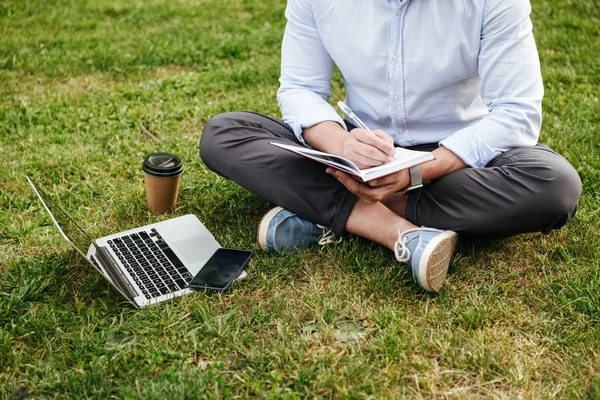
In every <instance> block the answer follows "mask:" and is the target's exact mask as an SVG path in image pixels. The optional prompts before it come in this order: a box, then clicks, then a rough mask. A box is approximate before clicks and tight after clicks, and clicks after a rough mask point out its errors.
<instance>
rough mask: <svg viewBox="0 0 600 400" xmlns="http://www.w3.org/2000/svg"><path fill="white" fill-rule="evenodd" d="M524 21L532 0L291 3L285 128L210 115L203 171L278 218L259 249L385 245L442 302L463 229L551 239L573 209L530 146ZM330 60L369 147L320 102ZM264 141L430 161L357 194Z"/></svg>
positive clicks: (552, 162)
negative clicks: (423, 155) (351, 241)
mask: <svg viewBox="0 0 600 400" xmlns="http://www.w3.org/2000/svg"><path fill="white" fill-rule="evenodd" d="M530 12H531V7H530V4H529V2H528V1H525V0H473V1H463V0H459V1H430V0H404V1H399V0H368V1H365V0H347V1H334V0H289V1H288V5H287V9H286V17H287V20H288V23H287V26H286V29H285V34H284V37H283V45H282V55H281V78H280V82H281V86H280V89H279V91H278V93H277V98H278V101H279V105H280V107H281V111H282V114H283V120H282V121H281V120H277V119H274V118H270V117H268V116H264V115H260V114H256V113H250V112H234V113H227V114H222V115H218V116H216V117H214V118H212V119H211V120H210V121H209V122H208V123H207V125H206V127H205V129H204V132H203V135H202V138H201V141H200V152H201V156H202V159H203V160H204V162H205V163H206V165H207V166H208V167H209V168H210V169H211V170H213V171H215V172H217V173H219V174H221V175H223V176H224V177H227V178H229V179H232V180H234V181H235V182H237V183H239V184H240V185H241V186H243V187H244V188H246V189H248V190H250V191H251V192H253V193H255V194H256V195H258V196H260V197H262V198H263V199H265V200H267V201H269V202H271V203H273V204H276V205H278V206H279V207H277V208H275V209H273V210H271V211H269V212H268V213H267V214H266V215H265V216H264V217H263V219H262V221H261V223H260V226H259V229H258V238H259V245H260V247H261V248H262V249H264V250H266V251H290V250H293V249H302V248H305V247H308V246H310V245H311V244H313V243H315V242H318V241H320V242H321V243H323V242H326V241H330V240H331V239H332V238H333V236H332V234H335V235H337V236H341V235H343V234H344V233H346V232H349V233H352V234H355V235H359V236H362V237H364V238H367V239H370V240H373V241H375V242H377V243H380V244H382V245H384V246H386V247H388V248H389V249H391V250H392V251H394V253H395V256H396V258H397V259H398V261H400V262H405V263H407V264H408V265H409V266H410V268H411V269H412V273H413V277H414V279H415V281H416V282H417V283H418V284H419V285H420V286H421V287H423V288H424V289H425V290H428V291H438V290H439V289H440V288H441V286H442V284H443V281H444V278H445V277H446V273H447V271H448V265H449V263H450V259H451V257H452V255H453V253H454V251H455V249H456V245H457V242H458V234H459V233H460V234H468V235H477V236H482V237H492V238H500V237H506V236H511V235H516V234H519V233H524V232H537V231H539V232H549V231H550V230H552V229H556V228H559V227H561V226H563V225H564V224H565V223H566V222H567V221H569V220H571V219H572V218H573V215H574V214H575V211H576V208H577V202H578V200H579V196H580V195H581V181H580V179H579V176H578V175H577V172H576V171H575V170H574V169H573V167H572V166H571V165H570V164H569V163H568V162H567V161H566V160H565V159H564V158H563V157H561V156H560V155H558V154H557V153H555V152H554V151H552V150H551V149H550V148H548V147H547V146H545V145H543V144H540V143H538V136H539V132H540V127H541V123H542V112H541V103H542V96H543V86H542V78H541V75H540V65H539V58H538V54H537V50H536V46H535V42H534V38H533V35H532V24H531V21H530V18H529V14H530ZM334 64H335V65H337V67H338V68H339V70H340V72H341V74H342V76H343V79H344V84H345V88H346V103H347V104H348V105H349V106H350V108H351V109H352V110H353V111H354V112H355V113H356V114H357V115H358V116H359V117H360V118H361V119H362V120H363V121H364V122H365V124H366V125H367V126H368V127H370V128H371V129H374V130H375V131H374V132H375V134H376V135H375V136H373V135H371V134H370V133H368V132H367V131H365V130H363V129H359V128H356V127H354V126H352V125H350V124H349V123H348V122H345V121H344V120H342V119H341V118H340V117H339V115H338V114H337V112H336V111H335V109H334V108H333V107H332V106H330V105H329V104H328V102H327V100H328V98H329V96H330V82H331V77H332V72H333V67H334ZM273 140H276V141H278V142H289V143H291V144H304V145H307V146H311V147H313V148H316V149H319V150H322V151H325V152H328V153H333V154H338V155H342V156H344V157H346V158H349V159H350V160H352V161H353V162H355V163H356V164H357V165H358V166H359V167H361V168H362V167H371V166H376V165H380V164H382V163H385V162H387V161H389V160H390V157H391V156H392V154H393V152H394V145H396V146H402V147H407V148H411V149H417V150H431V151H433V154H434V156H435V160H434V161H431V162H428V163H425V164H422V165H421V167H416V168H413V169H411V171H410V172H409V171H408V170H402V171H400V172H397V173H394V174H391V175H388V176H385V177H382V178H379V179H376V180H374V181H370V182H369V183H368V184H365V183H360V182H358V181H356V180H354V179H352V178H351V177H350V176H349V175H347V174H345V173H343V172H340V171H337V170H333V169H331V168H327V170H326V171H325V170H324V167H323V165H322V164H319V163H316V162H314V161H311V160H308V159H306V158H303V157H300V156H297V155H295V154H293V153H290V152H287V151H286V150H282V149H279V148H277V147H275V146H272V145H270V144H269V142H270V141H273ZM326 172H327V173H326ZM421 180H422V181H423V182H428V183H426V184H425V186H424V187H422V188H418V189H416V190H411V191H407V192H405V189H408V188H411V186H417V184H418V183H419V182H420V181H421ZM325 227H327V228H325Z"/></svg>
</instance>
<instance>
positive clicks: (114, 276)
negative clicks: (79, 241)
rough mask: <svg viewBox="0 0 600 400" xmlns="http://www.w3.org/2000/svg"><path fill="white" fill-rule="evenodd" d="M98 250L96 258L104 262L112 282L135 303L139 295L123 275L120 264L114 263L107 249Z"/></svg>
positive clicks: (98, 248)
mask: <svg viewBox="0 0 600 400" xmlns="http://www.w3.org/2000/svg"><path fill="white" fill-rule="evenodd" d="M96 250H98V251H97V252H96V256H97V257H98V258H99V259H100V261H101V262H102V265H103V266H104V270H105V271H106V273H107V274H108V276H109V277H110V280H111V281H113V283H114V284H115V285H116V286H117V287H118V288H119V289H121V291H122V292H123V294H124V295H126V296H127V297H129V299H130V300H131V301H132V302H133V301H134V298H135V297H137V296H138V293H137V292H136V290H135V289H134V288H133V286H131V284H130V283H129V281H128V280H127V277H125V275H123V273H122V272H121V270H120V268H119V266H118V264H117V263H116V262H115V261H114V259H113V258H112V256H111V255H110V253H109V252H108V250H106V248H104V247H101V246H96Z"/></svg>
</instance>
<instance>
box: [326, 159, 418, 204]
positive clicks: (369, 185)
mask: <svg viewBox="0 0 600 400" xmlns="http://www.w3.org/2000/svg"><path fill="white" fill-rule="evenodd" d="M326 172H327V173H328V174H331V175H333V176H334V177H336V179H337V180H338V181H340V183H341V184H342V185H344V186H346V188H347V189H348V190H349V191H351V192H352V193H354V194H355V195H357V196H358V197H359V198H361V199H362V200H364V201H366V202H367V203H372V204H373V203H377V202H379V201H381V200H383V199H385V198H386V197H388V196H389V195H390V194H392V193H396V192H398V191H400V190H402V189H404V188H406V187H407V186H408V185H409V184H410V176H409V174H408V170H407V169H403V170H401V171H398V172H394V173H393V174H389V175H386V176H382V177H381V178H377V179H373V180H371V181H369V182H366V183H364V182H360V181H357V180H356V179H354V178H353V177H352V176H351V175H350V174H347V173H345V172H342V171H340V170H338V169H335V168H327V170H326Z"/></svg>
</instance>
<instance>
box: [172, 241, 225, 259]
mask: <svg viewBox="0 0 600 400" xmlns="http://www.w3.org/2000/svg"><path fill="white" fill-rule="evenodd" d="M173 247H175V248H176V249H177V250H178V251H179V253H180V254H181V255H183V258H184V259H185V261H186V263H187V264H188V265H189V264H195V263H197V262H199V261H206V260H208V259H209V258H210V256H212V255H213V253H214V252H215V251H216V250H217V249H218V248H219V245H218V244H216V243H215V242H212V241H211V242H208V243H206V242H203V241H202V240H200V238H199V237H191V238H189V239H183V240H178V241H176V242H173Z"/></svg>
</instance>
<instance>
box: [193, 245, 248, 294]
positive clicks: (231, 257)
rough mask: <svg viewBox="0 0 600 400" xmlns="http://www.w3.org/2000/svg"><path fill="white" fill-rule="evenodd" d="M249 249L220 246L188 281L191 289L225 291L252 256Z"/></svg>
mask: <svg viewBox="0 0 600 400" xmlns="http://www.w3.org/2000/svg"><path fill="white" fill-rule="evenodd" d="M252 254H253V253H252V252H251V251H249V250H238V249H226V248H220V249H217V251H215V253H214V254H213V255H212V256H211V257H210V259H209V260H208V261H207V262H206V264H205V265H204V267H202V269H201V270H200V271H199V272H198V274H197V275H196V276H195V277H194V279H192V281H191V282H190V287H191V288H193V289H210V290H218V291H225V290H227V289H228V288H229V285H231V282H233V281H234V280H235V279H236V278H237V277H238V276H239V275H240V273H241V272H242V271H243V270H244V267H245V266H246V264H248V261H250V258H251V257H252Z"/></svg>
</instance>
